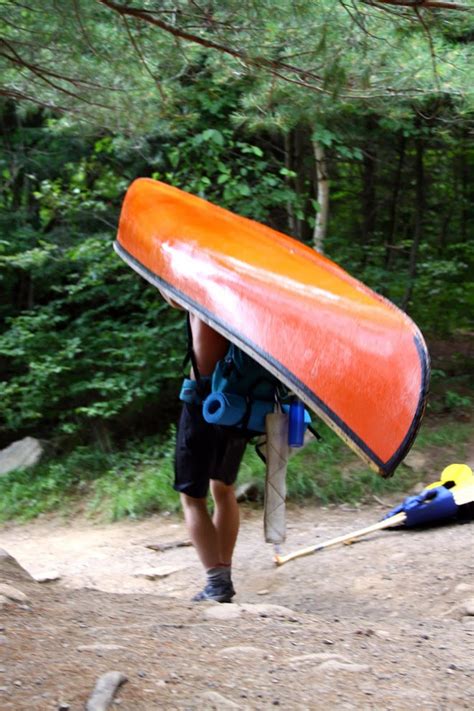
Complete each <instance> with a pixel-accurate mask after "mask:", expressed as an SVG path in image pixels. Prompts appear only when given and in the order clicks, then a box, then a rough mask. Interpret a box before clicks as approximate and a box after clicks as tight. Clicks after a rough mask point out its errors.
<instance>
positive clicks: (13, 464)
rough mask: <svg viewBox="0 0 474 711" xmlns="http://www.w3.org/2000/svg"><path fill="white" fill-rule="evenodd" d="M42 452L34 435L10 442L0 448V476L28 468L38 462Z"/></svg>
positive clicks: (39, 443)
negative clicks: (3, 447)
mask: <svg viewBox="0 0 474 711" xmlns="http://www.w3.org/2000/svg"><path fill="white" fill-rule="evenodd" d="M42 454H43V447H42V445H41V442H40V441H39V440H38V439H35V438H34V437H24V438H23V439H19V440H17V441H16V442H12V444H10V445H9V446H8V447H5V449H2V450H0V476H2V475H4V474H8V473H9V472H13V471H15V469H28V468H29V467H33V466H34V465H35V464H38V462H39V460H40V459H41V456H42Z"/></svg>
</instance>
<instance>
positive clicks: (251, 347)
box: [113, 240, 430, 478]
mask: <svg viewBox="0 0 474 711" xmlns="http://www.w3.org/2000/svg"><path fill="white" fill-rule="evenodd" d="M113 247H114V250H115V252H116V253H117V254H118V255H119V257H121V259H123V261H124V262H125V263H126V264H128V265H129V266H130V267H131V268H132V269H133V270H134V271H136V272H137V273H138V274H139V275H140V276H141V277H143V278H144V279H145V280H146V281H148V282H149V283H150V284H151V285H152V286H155V287H156V288H157V289H160V290H161V291H163V292H166V294H167V295H169V296H170V297H171V298H172V299H173V301H175V302H176V303H177V304H179V305H180V306H182V307H183V308H184V309H186V310H189V311H191V312H192V313H194V314H196V315H197V316H199V317H200V318H201V319H202V320H204V321H205V322H206V323H208V324H209V325H210V326H211V327H213V328H215V329H216V331H218V332H219V333H221V334H222V335H223V336H224V337H225V338H227V339H229V340H230V341H232V342H233V343H235V344H236V345H237V346H239V347H240V348H242V350H244V351H245V352H246V353H248V354H249V355H250V356H252V357H253V358H255V360H257V361H258V362H260V363H261V364H262V365H263V366H264V367H265V368H267V370H269V371H270V372H271V373H273V375H275V376H276V377H277V378H278V379H280V380H282V381H283V382H284V383H285V385H287V386H288V387H289V388H290V389H291V390H292V391H293V392H295V394H296V395H298V396H299V397H300V398H301V399H302V400H303V401H304V402H305V404H306V405H307V406H308V407H310V408H311V409H312V410H314V412H315V413H316V414H317V415H318V416H319V417H320V418H321V419H322V420H323V421H324V422H326V423H327V424H328V425H329V427H331V428H332V429H333V430H335V431H336V432H337V434H338V435H339V436H340V437H341V438H342V439H343V440H344V441H345V443H346V444H347V445H348V446H349V447H350V448H351V449H353V450H354V451H355V452H356V453H357V454H358V455H359V457H361V458H362V459H363V460H364V461H365V462H366V463H367V464H368V465H369V466H370V467H371V468H372V469H374V470H375V471H376V472H377V473H378V474H380V475H381V476H382V477H384V478H388V477H390V476H392V475H393V473H394V471H395V469H396V468H397V466H398V465H399V464H400V463H401V462H402V461H403V459H404V458H405V457H406V455H407V453H408V451H409V449H410V446H411V444H412V442H413V440H414V439H415V436H416V434H417V432H418V429H419V426H420V424H421V419H422V415H423V411H424V408H425V404H426V398H427V394H428V381H429V370H430V366H429V358H428V354H427V351H426V347H425V345H424V342H423V340H422V338H421V337H420V336H418V335H417V334H415V335H414V341H415V345H416V349H417V352H418V355H419V359H420V367H421V371H422V373H421V383H422V389H421V391H420V395H419V400H418V406H417V409H416V412H415V415H414V417H413V419H412V422H411V425H410V427H409V429H408V431H407V434H406V435H405V437H404V439H403V441H402V443H401V444H400V446H399V448H398V450H397V451H396V452H395V453H394V454H393V455H392V457H391V458H390V459H389V460H388V461H386V462H384V461H382V460H381V459H380V458H379V457H378V456H377V455H376V454H375V453H374V452H373V451H372V450H371V449H370V447H369V446H368V445H367V444H366V443H365V442H364V441H363V440H362V439H361V438H360V437H359V436H358V435H357V434H356V433H355V432H354V431H353V430H352V429H351V428H350V427H349V426H348V425H347V424H346V423H345V422H344V421H343V420H342V419H341V418H340V417H339V416H338V415H337V414H336V413H335V412H334V411H333V410H331V408H330V407H328V406H327V405H326V404H325V403H324V401H323V400H321V399H320V398H318V396H317V395H316V394H315V393H314V392H313V391H311V390H310V389H309V388H308V387H307V386H306V385H305V384H304V383H302V382H301V381H300V380H298V379H297V378H296V377H295V376H294V375H293V373H291V372H290V371H289V370H288V369H287V368H285V367H284V366H282V365H281V364H280V363H279V362H278V361H277V360H276V359H275V358H272V356H271V355H269V354H268V353H267V352H265V351H263V350H262V349H261V348H259V347H258V346H257V345H255V344H254V343H252V342H251V341H249V340H248V339H246V338H245V337H244V336H243V335H242V334H240V333H236V331H235V330H234V329H232V328H230V326H229V325H228V324H227V323H225V322H224V321H221V320H220V319H219V318H218V317H217V316H216V315H214V314H212V313H210V312H209V311H208V310H207V309H205V308H204V307H203V306H201V305H200V304H199V303H198V302H196V301H194V300H193V299H191V298H190V297H188V296H187V295H185V294H183V292H181V291H179V290H178V289H176V287H174V286H172V285H171V284H169V283H168V282H166V281H164V280H163V279H161V278H160V277H159V276H157V275H156V274H155V273H154V272H152V271H151V270H150V269H148V267H146V266H144V265H143V264H142V263H141V262H140V261H139V260H138V259H136V257H134V256H133V255H132V254H130V252H128V251H127V250H126V249H125V248H124V247H123V246H122V245H121V244H120V242H119V241H118V240H116V241H115V242H114V244H113Z"/></svg>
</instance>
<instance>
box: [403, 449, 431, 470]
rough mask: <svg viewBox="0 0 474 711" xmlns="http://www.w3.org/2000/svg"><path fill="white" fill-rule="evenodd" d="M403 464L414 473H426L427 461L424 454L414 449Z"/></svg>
mask: <svg viewBox="0 0 474 711" xmlns="http://www.w3.org/2000/svg"><path fill="white" fill-rule="evenodd" d="M403 464H404V465H405V466H406V467H408V468H409V469H413V471H414V472H417V473H418V472H420V473H421V472H422V471H426V466H427V459H426V457H425V455H424V454H422V453H421V452H417V451H416V450H413V449H412V450H411V452H409V453H408V455H407V456H406V457H405V459H404V460H403Z"/></svg>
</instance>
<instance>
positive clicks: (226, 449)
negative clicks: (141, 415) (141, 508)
mask: <svg viewBox="0 0 474 711" xmlns="http://www.w3.org/2000/svg"><path fill="white" fill-rule="evenodd" d="M246 444H247V439H246V438H245V437H242V436H241V435H239V434H237V433H236V432H235V430H232V429H231V428H229V427H219V426H217V425H210V424H209V423H208V422H206V420H205V419H204V417H203V416H202V405H188V404H187V403H184V405H183V409H182V411H181V418H180V421H179V426H178V433H177V437H176V456H175V480H174V488H175V489H176V491H179V492H181V493H183V494H187V495H188V496H192V497H193V498H196V499H201V498H204V497H205V496H207V493H208V490H209V480H210V479H217V480H219V481H222V482H224V484H233V483H234V482H235V480H236V479H237V474H238V471H239V466H240V462H241V461H242V457H243V455H244V451H245V445H246Z"/></svg>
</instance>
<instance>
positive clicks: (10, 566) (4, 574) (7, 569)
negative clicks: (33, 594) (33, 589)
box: [0, 548, 35, 583]
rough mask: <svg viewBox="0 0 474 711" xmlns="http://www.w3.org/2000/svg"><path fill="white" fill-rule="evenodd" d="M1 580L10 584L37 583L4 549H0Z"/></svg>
mask: <svg viewBox="0 0 474 711" xmlns="http://www.w3.org/2000/svg"><path fill="white" fill-rule="evenodd" d="M0 578H1V579H2V580H9V581H10V582H11V581H15V582H28V583H34V582H35V580H34V578H32V577H31V575H30V574H29V573H28V571H27V570H25V569H24V568H22V567H21V565H20V564H19V563H18V561H17V560H16V559H15V558H14V557H13V556H12V555H10V553H7V551H6V550H4V549H3V548H0Z"/></svg>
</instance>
